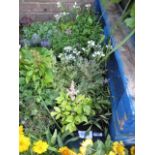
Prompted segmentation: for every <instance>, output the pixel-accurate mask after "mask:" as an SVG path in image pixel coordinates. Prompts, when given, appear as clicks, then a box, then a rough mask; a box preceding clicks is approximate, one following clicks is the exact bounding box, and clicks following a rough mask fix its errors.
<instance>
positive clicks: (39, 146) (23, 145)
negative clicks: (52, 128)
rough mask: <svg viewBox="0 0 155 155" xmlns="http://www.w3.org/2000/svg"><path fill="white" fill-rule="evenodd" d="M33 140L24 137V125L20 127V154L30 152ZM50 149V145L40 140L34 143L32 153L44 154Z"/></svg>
mask: <svg viewBox="0 0 155 155" xmlns="http://www.w3.org/2000/svg"><path fill="white" fill-rule="evenodd" d="M30 145H31V140H30V138H29V137H27V136H25V135H24V128H23V126H22V125H20V126H19V152H20V153H23V152H26V151H28V150H29V148H30ZM47 149H48V144H47V142H45V141H42V140H38V141H36V142H34V144H33V146H32V151H33V152H34V153H36V154H42V153H44V152H46V151H47Z"/></svg>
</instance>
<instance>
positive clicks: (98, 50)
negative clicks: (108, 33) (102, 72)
mask: <svg viewBox="0 0 155 155" xmlns="http://www.w3.org/2000/svg"><path fill="white" fill-rule="evenodd" d="M87 48H88V49H93V51H94V52H93V53H92V57H93V58H97V59H100V58H102V57H104V56H105V54H104V53H103V47H101V45H100V44H96V43H95V41H93V40H90V41H88V42H87Z"/></svg>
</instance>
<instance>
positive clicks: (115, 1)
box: [111, 0, 121, 3]
mask: <svg viewBox="0 0 155 155" xmlns="http://www.w3.org/2000/svg"><path fill="white" fill-rule="evenodd" d="M111 2H112V3H119V2H121V0H111Z"/></svg>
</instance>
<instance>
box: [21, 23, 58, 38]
mask: <svg viewBox="0 0 155 155" xmlns="http://www.w3.org/2000/svg"><path fill="white" fill-rule="evenodd" d="M54 28H55V23H54V22H53V21H52V22H51V21H49V22H44V23H40V22H37V23H32V24H31V26H24V27H23V28H22V29H21V35H22V37H23V38H25V39H29V40H30V39H31V38H32V36H33V34H38V35H39V36H40V37H41V38H42V39H50V40H51V38H52V32H53V30H54Z"/></svg>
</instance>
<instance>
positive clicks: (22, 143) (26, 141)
mask: <svg viewBox="0 0 155 155" xmlns="http://www.w3.org/2000/svg"><path fill="white" fill-rule="evenodd" d="M30 143H31V142H30V138H29V137H26V136H24V135H22V134H21V135H19V152H25V151H27V150H28V149H29V146H30Z"/></svg>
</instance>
